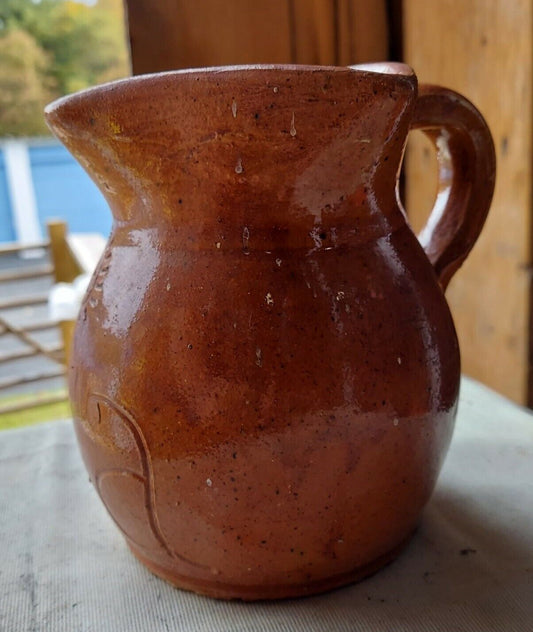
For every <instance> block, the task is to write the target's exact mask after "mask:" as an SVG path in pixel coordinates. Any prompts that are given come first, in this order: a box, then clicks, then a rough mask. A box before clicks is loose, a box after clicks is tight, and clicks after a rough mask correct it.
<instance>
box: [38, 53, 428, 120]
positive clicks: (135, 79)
mask: <svg viewBox="0 0 533 632" xmlns="http://www.w3.org/2000/svg"><path fill="white" fill-rule="evenodd" d="M273 70H274V71H275V70H279V71H283V72H291V71H293V72H295V73H296V72H302V71H303V72H309V73H316V72H330V73H346V72H351V73H354V74H365V75H371V76H372V75H374V76H376V77H391V78H395V77H398V78H400V77H405V78H411V77H415V76H416V75H415V72H414V70H413V69H412V68H411V66H409V65H408V64H405V63H403V62H395V61H382V62H371V63H364V64H355V65H348V66H330V65H320V64H234V65H222V66H203V67H198V68H179V69H176V70H165V71H161V72H152V73H146V74H141V75H133V76H131V77H122V78H120V79H114V80H113V81H107V82H105V83H100V84H97V85H94V86H90V87H88V88H83V89H82V90H78V91H76V92H72V93H70V94H66V95H64V96H61V97H59V98H57V99H54V100H53V101H51V102H50V103H48V104H47V105H46V106H45V108H44V113H45V115H48V114H50V113H52V112H53V110H55V109H56V108H57V107H59V106H61V105H62V104H63V103H66V102H67V101H70V100H71V99H73V98H76V97H81V96H88V95H90V94H96V93H99V92H101V91H106V90H109V89H114V88H118V87H120V86H122V85H125V84H127V85H132V84H133V83H139V84H142V83H146V82H149V81H150V80H155V79H159V80H163V79H165V78H170V77H182V76H185V77H186V76H189V75H196V74H200V75H202V74H205V75H207V74H211V75H216V74H225V73H235V74H237V73H244V72H250V71H265V72H267V71H273Z"/></svg>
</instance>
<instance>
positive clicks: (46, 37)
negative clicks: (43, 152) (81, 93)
mask: <svg viewBox="0 0 533 632" xmlns="http://www.w3.org/2000/svg"><path fill="white" fill-rule="evenodd" d="M128 74H129V69H128V54H127V49H126V37H125V34H124V21H123V8H122V0H97V1H94V2H90V1H89V0H87V2H75V1H73V0H40V1H38V0H0V137H6V136H18V137H20V136H42V135H48V134H49V132H48V128H47V127H46V125H45V123H44V119H43V114H42V112H43V108H44V106H45V105H46V104H47V103H49V102H50V101H52V100H53V99H55V98H57V97H60V96H63V95H65V94H68V93H70V92H75V91H76V90H81V89H83V88H86V87H88V86H92V85H95V84H97V83H103V82H105V81H110V80H113V79H117V78H119V77H124V76H126V75H128Z"/></svg>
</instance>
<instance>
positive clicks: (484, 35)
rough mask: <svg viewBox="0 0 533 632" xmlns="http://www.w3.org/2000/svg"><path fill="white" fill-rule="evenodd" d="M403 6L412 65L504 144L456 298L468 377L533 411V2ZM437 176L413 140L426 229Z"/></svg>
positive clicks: (480, 0) (413, 179)
mask: <svg viewBox="0 0 533 632" xmlns="http://www.w3.org/2000/svg"><path fill="white" fill-rule="evenodd" d="M403 7H404V14H403V20H404V51H405V60H406V61H407V62H408V63H409V64H411V65H412V66H413V68H415V70H416V72H417V74H418V76H419V79H420V80H421V81H427V82H431V83H440V84H442V85H445V86H447V87H450V88H453V89H455V90H458V91H459V92H462V93H463V94H464V95H465V96H467V97H468V98H469V99H470V100H471V101H473V102H474V103H475V104H476V105H477V107H478V108H479V109H480V110H481V112H482V113H483V115H484V116H485V118H486V120H487V122H488V124H489V126H490V128H491V130H492V133H493V136H494V141H495V145H496V152H497V162H498V165H497V169H498V175H497V180H496V191H495V196H494V201H493V204H492V208H491V211H490V213H489V218H488V220H487V223H486V225H485V228H484V230H483V233H482V234H481V237H480V239H479V241H478V243H477V244H476V246H475V247H474V250H473V251H472V253H471V254H470V257H469V258H468V260H467V261H466V263H465V264H464V266H463V268H462V269H461V270H459V272H458V273H457V275H456V277H455V278H454V279H453V280H452V283H451V284H450V287H449V289H448V291H447V297H448V300H449V302H450V305H451V308H452V311H453V315H454V319H455V322H456V325H457V329H458V333H459V338H460V344H461V352H462V358H463V371H464V372H465V373H466V374H468V375H471V376H472V377H474V378H477V379H478V380H480V381H482V382H484V383H485V384H487V385H489V386H491V387H493V388H494V389H496V390H498V391H500V392H501V393H503V394H505V395H507V396H508V397H510V398H512V399H514V400H515V401H517V402H520V403H524V404H526V403H529V404H531V399H532V396H531V392H532V389H531V384H530V360H529V355H530V354H529V345H530V334H529V332H530V328H531V323H530V313H531V306H530V302H531V280H530V279H531V228H532V226H531V177H532V173H531V172H532V166H533V162H532V131H533V130H532V114H533V103H532V88H533V83H532V78H533V75H532V37H533V2H532V0H512V2H510V1H509V0H438V1H436V2H428V1H427V0H404V2H403ZM413 136H415V135H414V134H413ZM417 136H418V135H417ZM420 136H421V135H420ZM434 169H435V165H434V155H433V151H432V150H430V149H429V148H428V145H427V143H426V142H424V139H423V138H421V137H417V138H413V142H412V144H411V150H410V152H409V155H408V159H407V167H406V172H407V179H406V181H407V194H406V199H407V201H406V206H407V208H408V209H409V215H410V217H412V220H413V223H414V224H415V226H417V227H420V226H421V224H423V222H424V219H425V218H426V216H427V214H428V209H429V208H430V207H431V204H432V198H433V197H434V192H435V176H434Z"/></svg>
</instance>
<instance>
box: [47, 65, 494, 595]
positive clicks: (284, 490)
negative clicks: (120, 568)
mask: <svg viewBox="0 0 533 632" xmlns="http://www.w3.org/2000/svg"><path fill="white" fill-rule="evenodd" d="M46 115H47V120H48V123H49V125H50V127H51V129H52V130H53V131H54V132H55V134H56V135H57V136H58V137H59V139H60V140H61V141H62V142H63V143H64V144H65V145H66V146H67V148H68V149H69V150H70V151H71V152H72V154H73V155H74V156H75V157H76V158H77V159H78V161H79V162H80V163H81V164H82V165H83V167H84V168H85V169H86V170H87V172H88V173H89V175H90V176H91V177H92V178H93V180H94V181H95V182H96V184H97V185H98V187H99V188H100V189H101V191H102V193H103V194H104V195H105V197H106V199H107V201H108V202H109V206H110V207H111V210H112V212H113V216H114V225H113V230H112V233H111V236H110V238H109V242H108V244H107V248H106V250H105V253H104V255H103V257H102V259H101V261H100V263H99V265H98V268H97V270H96V272H95V274H94V277H93V279H92V283H91V284H90V287H89V290H88V293H87V295H86V297H85V300H84V302H83V305H82V308H81V312H80V316H79V320H78V323H77V327H76V333H75V339H74V343H73V351H72V357H71V359H70V395H71V399H72V407H73V415H74V419H75V426H76V432H77V437H78V440H79V444H80V448H81V452H82V455H83V458H84V461H85V464H86V466H87V469H88V471H89V473H90V477H91V480H92V481H93V483H94V485H95V487H96V489H97V491H98V494H99V495H100V498H101V499H102V501H103V503H104V504H105V506H106V508H107V510H108V511H109V513H110V515H111V516H112V518H113V520H114V521H115V522H116V524H117V526H118V527H119V528H120V530H121V531H122V533H123V534H124V537H125V538H126V541H127V543H128V545H129V546H130V548H131V550H132V551H133V553H134V554H135V555H136V556H137V557H138V558H139V559H140V560H141V561H142V562H143V563H144V564H146V566H147V567H148V568H149V569H150V570H152V571H153V572H154V573H156V574H157V575H159V576H161V577H163V578H165V579H166V580H168V581H169V582H172V583H173V584H174V585H176V586H179V587H181V588H186V589H190V590H193V591H197V592H200V593H204V594H207V595H212V596H215V597H223V598H242V599H259V598H261V599H262V598H278V597H290V596H296V595H307V594H311V593H315V592H319V591H323V590H327V589H331V588H334V587H336V586H340V585H342V584H345V583H348V582H351V581H354V580H357V579H360V578H362V577H364V576H365V575H368V574H369V573H371V572H373V571H375V570H376V569H378V568H379V567H380V566H382V565H383V564H385V563H386V562H388V561H389V560H391V559H392V558H393V557H394V556H395V555H396V554H397V552H398V551H399V550H400V548H401V547H402V545H403V544H404V543H405V542H406V540H407V539H408V537H409V535H410V534H411V533H412V532H413V530H414V529H415V527H416V524H417V521H418V520H419V517H420V514H421V511H422V508H423V507H424V505H425V504H426V502H427V500H428V499H429V497H430V494H431V492H432V489H433V487H434V485H435V481H436V479H437V475H438V473H439V469H440V467H441V465H442V462H443V458H444V455H445V452H446V450H447V448H448V444H449V442H450V437H451V434H452V428H453V424H454V417H455V413H456V406H457V398H458V389H459V373H460V361H459V349H458V344H457V338H456V334H455V330H454V325H453V322H452V318H451V316H450V312H449V309H448V306H447V304H446V300H445V298H444V294H443V290H444V288H445V286H446V284H447V283H448V281H449V280H450V278H451V276H452V274H453V273H454V272H455V270H456V269H457V268H458V267H459V266H460V264H461V263H462V261H463V260H464V259H465V257H466V256H467V254H468V252H469V250H470V248H471V247H472V245H473V243H474V241H475V240H476V238H477V236H478V234H479V231H480V230H481V227H482V225H483V222H484V220H485V216H486V213H487V210H488V207H489V204H490V199H491V195H492V190H493V185H494V150H493V145H492V140H491V137H490V133H489V131H488V129H487V126H486V124H485V123H484V121H483V119H482V117H481V115H480V114H479V113H478V112H477V110H476V109H475V108H474V107H473V106H472V105H471V104H470V103H469V102H468V101H466V100H465V99H464V98H463V97H461V96H460V95H458V94H456V93H454V92H451V91H449V90H445V89H442V88H438V87H422V88H421V89H420V90H418V88H417V80H416V77H415V75H414V74H413V72H412V71H411V69H410V68H408V67H407V66H404V65H400V64H380V65H370V66H361V67H353V68H327V67H306V66H276V67H272V66H259V67H231V68H214V69H205V70H194V71H178V72H171V73H164V74H159V75H149V76H143V77H137V78H133V79H128V80H125V81H120V82H116V83H111V84H108V85H104V86H101V87H97V88H94V89H90V90H87V91H84V92H82V93H79V94H75V95H73V96H70V97H67V98H64V99H61V100H59V101H57V102H55V103H54V104H52V105H51V106H49V107H48V108H47V113H46ZM414 128H419V129H422V130H424V131H425V132H426V133H427V134H429V135H430V136H431V137H432V138H433V139H434V141H435V144H436V147H437V154H438V159H439V164H440V185H439V186H440V189H439V193H438V196H437V201H436V205H435V208H434V210H433V212H432V214H431V216H430V219H429V221H428V224H427V227H426V229H425V230H424V231H423V234H422V235H421V236H420V242H419V241H418V240H417V238H416V237H415V235H414V234H413V232H412V231H411V229H410V227H409V225H408V223H407V221H406V217H405V215H404V212H403V210H402V208H401V205H400V202H399V199H398V194H397V180H398V172H399V169H400V163H401V160H402V155H403V151H404V147H405V143H406V138H407V135H408V132H409V130H411V129H414Z"/></svg>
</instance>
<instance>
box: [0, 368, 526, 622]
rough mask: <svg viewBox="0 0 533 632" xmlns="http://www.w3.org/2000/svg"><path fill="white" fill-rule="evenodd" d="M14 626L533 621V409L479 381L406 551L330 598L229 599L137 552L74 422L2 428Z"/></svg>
mask: <svg viewBox="0 0 533 632" xmlns="http://www.w3.org/2000/svg"><path fill="white" fill-rule="evenodd" d="M0 520H1V525H2V528H1V534H0V555H1V558H0V630H1V631H2V632H25V631H32V632H40V631H43V632H44V631H47V632H48V631H50V632H63V631H65V632H89V631H94V632H108V631H109V632H115V631H116V632H135V631H140V632H148V631H149V632H159V631H164V632H166V631H168V630H183V631H187V632H189V631H191V632H192V631H202V632H204V631H226V630H228V631H229V630H231V631H237V630H238V631H248V630H250V631H256V630H261V631H268V632H281V631H284V632H285V631H293V630H305V631H306V632H309V631H315V630H316V631H320V632H325V631H328V632H329V631H350V632H351V631H367V630H373V631H387V632H389V631H391V632H392V631H394V632H401V631H409V632H418V631H420V632H438V631H440V630H442V631H443V632H463V631H464V632H478V631H479V632H492V631H495V632H496V631H498V632H514V631H520V632H526V631H527V632H531V631H533V417H532V416H531V415H530V413H529V412H526V411H525V410H523V409H521V408H519V407H517V406H515V405H513V404H511V403H509V402H508V401H507V400H505V399H503V398H502V397H500V396H498V395H496V394H494V393H493V392H491V391H489V390H487V389H485V388H484V387H482V386H480V385H479V384H476V383H474V382H472V381H470V380H464V381H463V387H462V395H461V404H460V409H459V416H458V421H457V427H456V431H455V435H454V439H453V442H452V446H451V449H450V452H449V454H448V457H447V460H446V463H445V466H444V469H443V471H442V474H441V476H440V479H439V482H438V485H437V489H436V491H435V493H434V495H433V497H432V500H431V501H430V503H429V505H428V506H427V508H426V510H425V512H424V515H423V519H422V522H421V525H420V528H419V530H418V532H417V533H416V535H415V536H414V538H413V540H412V541H411V543H410V545H409V546H408V547H407V549H406V550H405V551H404V553H403V554H402V555H401V556H400V557H399V558H398V559H397V561H395V562H394V563H393V564H391V565H390V566H388V567H387V568H385V569H384V570H382V571H381V572H379V573H378V574H376V575H374V576H373V577H371V578H369V579H367V580H365V581H363V582H361V583H359V584H356V585H354V586H350V587H348V588H343V589H340V590H337V591H334V592H331V593H329V594H326V595H321V596H317V597H311V598H306V599H299V600H291V601H281V602H272V603H255V604H246V603H240V602H222V601H215V600H212V599H208V598H205V597H199V596H196V595H193V594H190V593H186V592H182V591H179V590H176V589H174V588H172V587H170V586H169V585H167V584H166V583H165V582H163V581H161V580H159V579H157V578H156V577H154V576H153V575H151V574H150V573H149V572H148V571H147V570H145V569H144V567H143V566H141V565H140V564H139V563H138V562H137V561H136V560H135V559H134V558H133V556H132V555H131V554H130V553H129V552H128V550H127V549H126V545H125V543H124V542H123V540H122V538H121V536H120V535H119V533H118V531H117V529H116V528H115V526H114V524H113V523H112V522H111V520H110V518H109V517H108V516H107V514H106V513H105V511H104V509H103V507H102V505H101V503H100V501H99V500H98V498H97V497H96V494H95V492H94V490H93V488H92V487H91V485H90V484H89V482H88V478H87V474H86V472H85V470H84V467H83V465H82V462H81V458H80V456H79V454H78V450H77V446H76V444H75V439H74V434H73V430H72V426H71V424H70V423H69V422H55V423H48V424H44V425H40V426H37V427H32V428H27V429H22V430H12V431H5V432H3V433H0Z"/></svg>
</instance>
